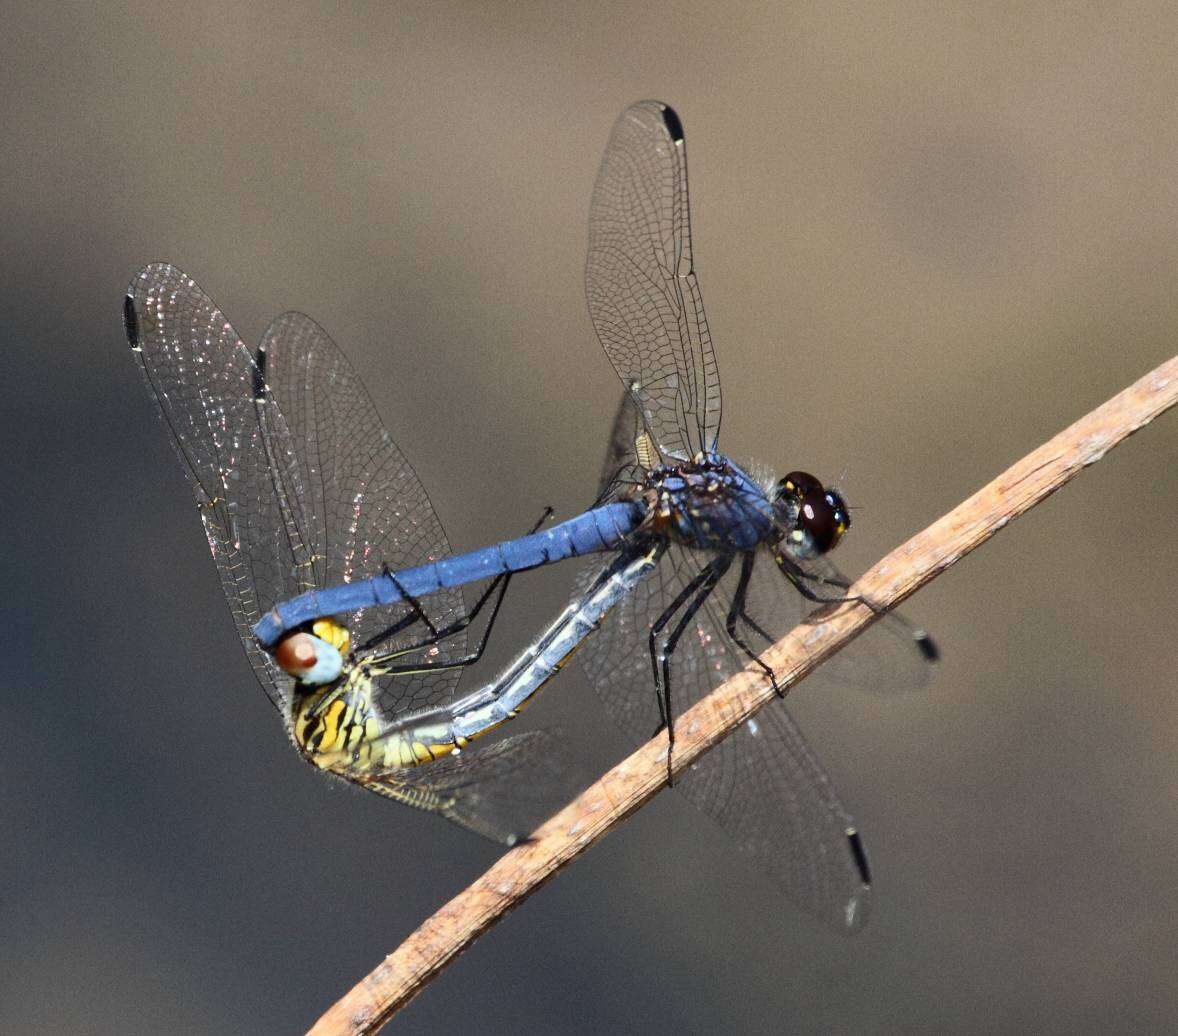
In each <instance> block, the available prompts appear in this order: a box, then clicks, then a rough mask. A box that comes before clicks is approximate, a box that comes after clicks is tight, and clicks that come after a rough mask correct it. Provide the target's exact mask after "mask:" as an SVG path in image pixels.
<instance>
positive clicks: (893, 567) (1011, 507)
mask: <svg viewBox="0 0 1178 1036" xmlns="http://www.w3.org/2000/svg"><path fill="white" fill-rule="evenodd" d="M1175 402H1178V357H1175V358H1173V359H1171V360H1169V361H1168V362H1166V363H1164V364H1162V365H1161V366H1160V367H1158V368H1157V369H1156V370H1154V371H1153V372H1152V373H1150V374H1147V375H1146V376H1145V377H1143V378H1141V379H1140V380H1139V381H1137V382H1136V383H1135V384H1133V385H1131V386H1130V387H1129V388H1127V389H1126V390H1125V391H1124V392H1122V393H1120V394H1119V395H1117V396H1114V397H1113V398H1112V399H1110V400H1109V401H1108V402H1107V403H1105V404H1104V405H1103V406H1101V407H1098V408H1097V409H1096V410H1093V411H1092V412H1091V413H1090V414H1088V415H1087V416H1085V417H1083V418H1081V419H1080V420H1079V421H1077V422H1076V423H1075V424H1073V425H1072V426H1071V427H1070V428H1068V429H1066V430H1065V431H1063V432H1061V433H1060V434H1059V435H1057V436H1056V437H1055V438H1054V439H1052V440H1051V441H1050V442H1047V443H1045V444H1044V445H1043V446H1041V447H1039V449H1037V450H1035V451H1034V452H1033V453H1030V454H1028V455H1027V456H1026V457H1024V458H1023V459H1022V460H1020V461H1019V462H1018V463H1017V464H1015V465H1013V466H1012V467H1010V468H1008V469H1007V470H1006V471H1005V472H1003V473H1002V474H1001V475H999V476H998V477H997V478H996V479H994V480H993V481H992V482H991V483H990V484H989V485H987V486H985V487H984V488H982V489H981V490H979V491H978V492H977V493H975V494H974V495H973V496H971V497H970V498H969V499H968V500H966V501H965V502H964V503H962V504H960V505H959V506H958V507H956V508H954V509H953V510H952V511H950V512H949V513H948V514H947V515H945V516H944V517H943V518H941V519H940V520H939V521H937V522H934V523H933V524H932V525H930V526H929V527H928V528H927V529H925V530H924V531H923V532H921V533H919V534H917V535H916V536H914V537H912V539H910V540H909V541H908V542H907V543H905V544H904V545H903V546H901V547H898V548H897V549H896V550H894V551H892V553H891V554H889V555H888V556H887V557H885V558H884V559H883V560H882V561H880V562H879V563H878V564H877V565H875V566H874V567H873V568H872V569H871V570H870V571H868V572H867V573H866V574H865V575H864V576H863V577H862V578H861V579H860V580H859V581H858V582H857V583H856V584H855V586H854V587H853V588H852V590H851V591H850V593H851V594H852V595H854V596H859V597H866V598H868V599H869V600H871V601H873V602H878V604H880V605H882V606H883V607H885V608H892V607H894V606H895V605H897V604H899V603H900V602H901V601H903V600H904V599H905V598H906V597H908V596H909V595H910V594H912V593H913V592H915V591H916V590H918V589H919V588H920V587H922V586H923V585H924V584H925V583H927V582H928V581H929V580H930V579H932V578H933V577H934V576H936V575H938V574H939V573H941V572H943V571H944V570H945V569H946V568H948V567H949V566H950V565H953V564H955V563H956V562H957V561H958V560H959V559H960V558H962V557H964V556H965V555H966V554H968V553H969V552H970V551H971V550H973V549H974V548H975V547H977V546H979V545H980V544H982V543H984V542H985V541H986V540H988V539H989V538H990V537H991V536H993V535H994V533H996V532H997V531H998V530H999V529H1001V528H1002V527H1003V526H1004V525H1006V523H1007V522H1009V521H1010V520H1011V519H1012V518H1016V517H1018V515H1020V514H1022V513H1023V512H1024V511H1026V510H1028V509H1029V508H1031V507H1033V506H1035V505H1036V504H1038V503H1040V502H1041V501H1042V500H1044V499H1045V498H1046V497H1047V496H1049V495H1050V494H1051V493H1053V492H1055V490H1057V489H1059V488H1060V486H1062V485H1063V484H1064V483H1065V482H1067V481H1068V480H1069V479H1071V478H1073V477H1074V476H1075V475H1077V474H1079V472H1080V471H1081V470H1082V469H1083V468H1085V467H1087V466H1088V465H1089V464H1092V463H1095V462H1096V461H1098V460H1100V458H1101V457H1103V456H1104V455H1105V454H1106V453H1107V452H1108V451H1109V450H1110V449H1112V447H1114V446H1115V445H1117V443H1119V442H1121V440H1122V439H1125V438H1126V437H1128V436H1129V435H1131V434H1132V433H1133V432H1135V431H1137V430H1138V429H1139V428H1141V427H1142V426H1144V425H1146V424H1148V423H1149V422H1150V421H1152V420H1153V419H1154V418H1155V417H1157V416H1158V415H1159V414H1161V413H1162V412H1163V411H1165V410H1167V409H1169V408H1170V407H1171V406H1173V405H1174V403H1175ZM820 618H821V621H820V622H817V623H815V622H814V621H813V620H812V619H811V620H810V621H807V622H806V623H803V624H802V625H800V626H798V627H796V628H795V629H794V630H792V631H791V632H790V633H789V634H787V635H786V636H785V637H783V638H782V639H781V640H780V641H778V642H777V643H776V644H775V645H773V647H772V648H770V649H769V650H768V651H766V652H765V653H764V655H762V658H763V659H764V660H765V662H767V663H768V664H769V665H771V666H772V667H773V671H774V672H775V673H776V674H777V680H778V683H779V685H780V686H781V687H787V686H790V685H792V684H794V683H796V682H797V681H798V680H800V679H801V678H802V677H803V676H805V675H806V674H807V673H809V672H810V671H811V670H812V669H814V668H815V667H816V666H817V665H818V664H819V663H821V662H822V661H823V660H824V659H825V658H827V657H828V656H829V655H831V654H833V653H834V652H835V651H837V650H838V649H839V648H841V647H843V645H845V644H846V643H848V642H849V641H850V640H852V639H853V638H854V637H855V636H857V635H858V634H859V633H861V632H862V631H863V630H864V629H865V628H866V627H867V626H869V625H870V624H871V623H872V622H873V621H874V620H875V619H876V618H877V616H876V614H875V613H874V612H872V611H871V610H870V609H868V608H867V607H866V606H864V605H862V604H852V603H845V604H841V605H836V606H833V607H829V608H827V609H826V610H825V611H824V613H823V614H822V615H821V617H820ZM772 697H773V691H772V688H770V687H769V685H768V682H767V681H766V680H765V678H764V676H763V674H762V672H761V670H760V669H757V668H753V669H751V670H746V671H745V672H743V673H739V674H737V675H736V676H734V677H733V678H732V679H730V680H728V681H727V682H726V683H724V684H723V685H722V686H720V687H718V688H717V689H716V690H715V691H714V692H713V693H712V694H710V695H708V697H706V698H704V699H703V700H702V701H700V702H698V703H697V704H696V705H695V706H694V707H693V708H691V709H690V710H689V711H688V712H686V713H684V714H683V716H682V717H680V718H679V719H678V720H677V721H676V724H675V753H674V771H675V772H676V773H678V772H680V771H682V770H685V769H686V768H687V767H689V766H690V765H691V764H692V762H693V761H694V760H695V759H696V758H698V757H699V756H700V755H701V754H702V753H703V752H705V751H707V750H708V749H709V748H710V747H711V746H712V745H714V744H715V743H716V742H717V741H720V740H721V739H722V738H724V737H725V736H727V735H728V734H730V733H731V732H732V731H733V730H735V729H736V728H737V727H738V726H739V725H740V724H741V723H743V722H744V721H745V720H746V719H748V717H749V716H751V715H752V714H753V713H755V712H756V711H757V710H758V709H760V708H761V707H762V706H763V705H765V704H766V703H767V702H768V701H769V700H770V699H771V698H772ZM666 752H667V741H666V737H665V736H663V735H660V736H659V737H657V738H655V739H654V740H652V741H650V742H649V743H648V744H646V745H643V746H642V747H641V748H639V749H638V750H637V751H636V752H634V753H633V755H631V756H630V757H629V758H628V759H625V760H623V761H622V762H621V763H619V764H618V765H617V766H615V767H614V768H613V769H612V770H610V771H609V772H608V773H607V774H605V775H604V776H603V777H601V778H600V779H599V780H598V781H597V782H596V783H595V784H593V785H592V786H591V787H590V788H588V789H587V790H586V791H585V792H584V793H583V794H581V796H580V797H579V798H577V799H576V800H575V801H574V802H572V803H570V804H569V805H568V806H566V807H565V808H564V809H563V810H562V811H561V812H560V813H558V814H557V815H556V816H554V817H553V818H552V819H551V820H549V821H548V822H547V823H545V824H544V825H543V826H542V827H541V828H540V829H539V830H538V831H537V832H536V833H535V835H534V837H533V838H532V840H530V841H529V842H528V843H527V844H525V845H520V846H517V847H516V848H514V849H512V850H510V851H509V852H508V853H506V854H505V855H504V856H503V857H502V858H501V859H500V860H499V861H498V862H497V863H496V864H495V865H494V866H492V867H491V869H490V870H488V871H487V872H486V873H485V874H484V875H483V876H482V877H481V878H479V879H478V880H477V881H476V882H474V884H472V885H471V886H470V887H469V888H467V889H466V890H465V891H464V892H461V893H459V894H458V895H457V896H455V897H454V898H453V899H452V900H451V901H450V902H449V903H447V904H446V905H445V906H444V907H442V909H441V910H439V911H438V912H437V913H436V914H434V916H433V917H431V918H430V919H429V920H427V921H426V922H425V923H424V924H423V925H422V926H421V927H420V928H418V929H417V931H416V932H414V933H413V934H412V935H411V936H409V938H408V939H406V940H405V942H404V943H402V944H401V946H400V947H398V948H397V949H396V950H394V951H393V953H391V954H389V956H388V957H386V958H385V959H384V960H383V961H382V962H381V963H380V964H379V965H377V967H376V968H375V969H374V970H373V971H372V973H371V974H369V975H368V976H367V977H366V978H364V979H363V980H362V981H361V982H359V983H358V984H357V985H356V986H355V987H354V988H353V989H351V990H350V991H349V992H348V993H347V994H346V995H345V996H344V997H343V998H342V999H341V1000H339V1002H338V1003H336V1004H335V1005H334V1006H333V1007H332V1008H331V1009H330V1010H328V1011H327V1013H326V1014H324V1015H323V1017H322V1018H321V1019H320V1020H319V1021H318V1023H317V1024H316V1025H315V1027H314V1028H313V1029H312V1030H311V1032H312V1033H313V1034H318V1036H328V1034H332V1036H339V1034H344V1033H348V1034H351V1033H370V1032H374V1031H375V1030H376V1029H378V1028H379V1027H380V1026H381V1025H383V1024H384V1023H385V1022H386V1021H388V1020H389V1019H390V1018H391V1017H392V1016H393V1014H394V1013H395V1012H396V1011H397V1010H399V1009H400V1008H401V1007H402V1006H404V1005H405V1004H407V1003H408V1002H409V1001H410V1000H412V999H413V997H414V996H416V995H417V994H418V993H419V992H420V991H421V990H422V988H423V987H424V986H425V985H426V984H427V983H429V982H430V981H431V980H432V979H433V978H434V977H435V976H436V975H437V974H438V973H439V972H440V971H441V970H442V969H443V968H444V967H445V966H446V965H447V964H448V963H449V962H450V961H451V960H453V959H454V958H455V957H457V956H458V954H460V953H461V952H462V951H463V950H465V949H466V948H467V947H468V946H469V945H470V944H471V943H472V942H474V940H475V939H476V938H478V936H479V935H481V934H482V933H483V932H485V931H486V930H487V929H488V928H490V927H491V925H493V924H494V923H495V922H496V921H498V920H499V918H501V917H502V916H503V915H504V914H505V913H507V911H508V910H510V909H511V908H512V907H514V906H515V905H516V904H518V903H520V902H521V901H522V900H524V899H525V898H526V897H527V896H529V895H531V893H532V892H534V891H535V890H536V889H537V888H539V886H540V885H542V884H543V883H544V882H545V881H547V880H548V879H549V878H551V877H552V876H553V875H554V874H555V873H556V872H557V871H558V870H560V869H561V868H562V867H564V866H565V865H566V864H568V863H569V862H571V861H572V860H573V859H574V858H575V857H577V856H579V855H580V854H581V853H583V852H584V851H585V850H586V849H588V848H589V846H591V845H592V844H593V843H594V842H596V841H597V840H598V839H599V838H603V837H604V836H605V835H606V834H607V833H608V832H610V831H611V830H613V829H614V828H615V827H617V826H618V825H619V824H620V823H621V822H622V821H623V820H625V818H626V817H628V816H629V815H630V814H631V813H633V812H634V811H635V810H636V809H638V808H639V807H640V806H641V805H642V804H643V803H644V802H646V801H647V800H648V799H650V798H652V797H653V796H654V795H655V794H656V793H657V792H659V791H660V790H661V789H662V788H663V787H665V786H666V781H667V763H666Z"/></svg>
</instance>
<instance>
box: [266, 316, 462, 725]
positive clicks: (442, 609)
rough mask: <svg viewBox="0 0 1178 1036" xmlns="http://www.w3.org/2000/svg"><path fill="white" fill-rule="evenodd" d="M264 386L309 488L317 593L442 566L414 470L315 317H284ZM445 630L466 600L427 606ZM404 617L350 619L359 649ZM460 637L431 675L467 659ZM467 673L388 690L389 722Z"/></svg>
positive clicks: (435, 660) (442, 651)
mask: <svg viewBox="0 0 1178 1036" xmlns="http://www.w3.org/2000/svg"><path fill="white" fill-rule="evenodd" d="M262 348H263V350H264V351H265V354H266V357H267V359H266V380H267V383H268V384H269V386H270V389H271V391H272V392H273V393H274V396H275V397H276V398H277V400H278V402H279V404H280V406H281V409H282V412H283V414H284V415H285V416H286V419H287V422H288V425H289V427H290V430H291V434H292V436H293V439H294V442H295V444H296V446H297V447H298V448H297V449H296V451H295V455H296V457H297V458H298V459H299V475H300V479H301V482H302V484H303V486H304V487H305V500H306V511H307V520H308V529H309V533H310V538H311V546H312V548H313V550H312V554H313V559H314V560H313V567H314V571H315V583H316V585H317V586H335V585H337V584H339V583H349V582H353V581H354V580H357V579H366V578H368V577H369V576H373V575H376V574H377V573H379V572H380V571H381V569H382V567H383V566H385V565H387V566H388V567H389V568H390V569H391V570H393V571H396V570H398V569H402V568H409V567H411V566H413V565H420V564H423V563H424V562H426V561H431V560H435V559H437V558H440V557H444V556H446V555H448V554H449V553H450V544H449V542H448V541H447V539H446V534H445V532H444V531H443V529H442V525H441V522H440V521H439V520H438V516H437V514H436V513H435V511H434V508H433V505H432V504H431V503H430V500H429V496H428V495H427V494H426V491H425V487H424V486H423V485H422V484H421V480H420V479H419V478H418V477H417V473H416V472H415V471H414V470H413V467H412V465H410V463H409V461H408V460H406V458H405V455H404V454H403V453H402V452H401V451H400V450H399V449H398V448H397V445H396V443H395V442H393V439H392V437H391V436H390V435H389V433H388V432H387V431H386V430H385V428H384V425H383V424H382V422H381V420H380V416H379V414H378V413H377V411H376V407H375V406H374V405H373V402H372V399H371V397H370V396H369V395H368V392H367V390H366V389H365V388H364V385H363V383H362V382H361V380H360V378H359V377H358V376H357V374H356V372H355V370H354V369H353V367H352V365H351V363H349V362H348V359H347V357H346V356H344V354H343V353H342V352H340V350H339V348H338V347H337V346H336V344H335V343H334V342H333V341H332V340H331V338H330V336H329V335H328V334H327V332H326V331H324V330H323V328H321V327H320V326H319V325H318V324H317V323H315V321H313V320H312V319H311V318H310V317H308V316H304V315H303V314H302V313H284V314H282V316H280V317H278V318H277V319H276V320H275V321H274V322H273V323H272V324H271V325H270V327H269V328H267V330H266V333H265V334H264V335H263V336H262ZM421 604H422V607H423V609H424V610H425V612H426V614H427V615H428V616H429V618H430V620H431V621H432V622H433V624H434V626H435V627H436V628H438V629H441V628H443V627H445V626H447V625H449V624H452V623H454V622H456V621H457V620H459V619H460V618H463V617H464V616H465V614H466V610H465V603H464V601H463V597H462V591H461V590H459V589H453V590H443V591H439V592H438V593H435V594H431V595H430V596H429V598H428V599H427V600H424V601H422V602H421ZM404 615H405V608H404V607H403V606H392V607H389V608H380V609H367V610H362V611H358V612H355V613H353V614H351V615H349V616H348V626H349V629H350V631H351V635H352V642H353V644H355V645H359V644H362V643H364V642H365V641H366V640H368V639H369V638H370V637H371V636H373V635H374V634H377V633H380V632H382V631H383V630H385V629H387V628H388V627H389V626H390V625H392V624H393V623H396V622H397V621H398V620H399V619H401V618H402V617H403V616H404ZM425 633H426V630H425V629H424V627H423V626H422V625H421V624H420V623H416V624H413V625H411V626H410V627H408V628H407V629H406V630H405V631H404V632H402V633H400V634H398V635H397V636H396V637H395V638H393V639H390V640H388V641H386V642H384V643H383V644H382V645H381V650H382V651H391V650H396V649H398V648H400V647H407V646H409V645H412V644H415V643H418V642H420V640H421V639H422V637H423V636H424V635H425ZM465 650H466V637H465V634H464V633H461V632H460V633H457V634H454V635H453V636H450V637H447V638H446V639H445V640H444V641H443V642H441V643H439V645H438V649H437V652H436V653H434V654H433V655H432V656H431V660H430V664H431V665H440V664H441V663H443V662H445V661H446V660H448V659H450V658H455V657H460V656H462V655H463V654H465ZM459 675H460V671H459V670H454V669H451V670H435V671H433V672H429V673H423V674H420V675H403V676H398V677H396V678H395V679H390V680H386V681H383V682H382V691H381V697H380V700H379V704H380V706H381V708H382V709H383V711H385V713H386V714H388V715H397V714H402V713H404V712H406V711H411V710H417V709H421V708H425V707H428V706H431V705H435V704H438V703H439V702H442V701H446V700H449V698H450V697H451V695H452V693H453V690H454V687H455V685H456V684H457V682H458V679H459Z"/></svg>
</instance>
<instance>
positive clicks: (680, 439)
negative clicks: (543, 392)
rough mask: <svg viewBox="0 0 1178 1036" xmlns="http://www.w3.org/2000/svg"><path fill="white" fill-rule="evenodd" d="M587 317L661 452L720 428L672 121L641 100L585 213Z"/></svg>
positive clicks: (614, 136) (682, 451) (686, 450)
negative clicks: (587, 214) (634, 397)
mask: <svg viewBox="0 0 1178 1036" xmlns="http://www.w3.org/2000/svg"><path fill="white" fill-rule="evenodd" d="M585 293H586V296H587V298H588V301H589V315H590V317H591V318H592V320H593V326H594V328H595V329H596V330H597V336H598V338H599V339H600V340H601V344H602V346H603V348H604V349H605V352H606V355H607V356H608V357H609V359H610V362H611V363H612V364H613V365H614V369H615V370H616V371H617V372H618V376H619V377H620V378H621V379H622V384H623V385H624V386H625V387H626V389H627V391H633V392H634V393H635V394H636V396H637V398H638V401H639V404H640V406H641V408H642V410H643V414H644V417H645V421H646V425H647V427H648V428H649V430H650V432H651V434H652V435H653V436H654V438H655V441H656V442H657V444H658V446H659V447H660V449H661V450H662V451H663V452H664V454H666V455H668V456H671V457H676V458H679V459H681V460H685V459H689V458H690V457H691V456H692V455H693V454H694V453H695V452H696V451H697V450H699V449H711V448H712V447H713V446H714V445H715V441H716V436H717V434H718V432H719V429H720V380H719V375H718V373H717V370H716V355H715V351H714V350H713V348H712V338H711V334H710V333H709V331H708V322H707V318H706V317H705V316H704V307H703V299H702V297H701V296H700V290H699V282H698V280H697V279H696V276H695V271H694V269H693V267H692V257H691V216H690V210H689V203H688V193H687V151H686V145H685V143H684V140H683V129H682V126H681V125H680V123H679V117H678V116H677V115H676V114H675V112H674V111H673V110H672V109H671V108H669V107H668V106H667V105H665V104H661V103H660V102H658V101H640V102H639V103H638V104H634V105H631V106H630V107H629V108H627V109H626V110H625V111H624V112H622V114H621V116H620V117H619V118H618V121H617V122H616V123H615V124H614V128H613V132H612V133H611V134H610V138H609V142H608V143H607V144H606V148H605V155H604V157H603V159H602V162H601V169H600V171H599V172H598V174H597V183H596V185H595V186H594V188H593V199H592V201H591V203H590V207H589V257H588V260H587V262H586V266H585Z"/></svg>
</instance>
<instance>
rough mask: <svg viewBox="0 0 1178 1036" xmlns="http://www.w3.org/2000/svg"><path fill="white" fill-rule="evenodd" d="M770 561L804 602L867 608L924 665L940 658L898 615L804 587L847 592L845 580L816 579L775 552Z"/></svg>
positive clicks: (934, 647)
mask: <svg viewBox="0 0 1178 1036" xmlns="http://www.w3.org/2000/svg"><path fill="white" fill-rule="evenodd" d="M773 560H774V561H776V562H777V567H778V568H779V569H781V572H782V574H783V575H784V576H785V578H786V579H788V580H789V581H790V582H791V583H792V584H793V585H794V588H795V589H796V590H797V591H798V593H800V594H801V595H802V596H803V597H805V598H806V600H808V601H814V602H815V603H817V604H842V603H843V602H846V601H855V602H858V603H860V604H865V605H867V607H868V608H870V609H871V610H872V611H873V612H875V614H876V615H879V616H882V618H883V621H884V622H885V623H887V624H889V625H891V626H895V627H899V630H898V631H895V632H898V633H899V634H900V635H901V636H906V637H908V638H909V639H911V641H912V643H913V644H914V645H915V646H916V649H917V650H918V651H919V652H920V653H921V655H922V656H924V659H925V661H926V662H936V661H938V660H939V659H940V657H941V649H940V648H939V647H937V642H936V641H935V640H933V638H932V637H931V636H930V635H929V634H928V633H927V632H926V631H925V630H923V629H920V628H919V627H918V626H915V625H913V624H912V623H911V622H909V621H908V620H907V619H906V618H904V616H903V615H901V614H900V613H899V612H892V611H888V610H887V609H886V608H882V607H880V606H879V605H877V604H875V603H874V602H873V601H872V600H871V599H870V598H869V597H861V596H858V595H854V596H851V595H844V596H842V597H822V596H820V595H819V594H816V593H815V592H814V591H813V590H811V589H810V588H809V587H808V586H806V585H805V581H809V582H813V583H822V584H823V585H825V586H834V587H838V588H839V589H841V590H849V589H850V588H851V583H850V581H849V580H847V579H845V578H843V577H841V576H838V577H831V576H816V575H814V574H813V573H810V572H806V571H804V570H803V569H802V568H801V567H800V566H799V565H797V564H795V563H794V561H792V560H791V559H790V558H789V557H787V556H786V555H785V554H783V553H781V551H778V550H775V551H774V552H773Z"/></svg>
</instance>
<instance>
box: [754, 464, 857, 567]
mask: <svg viewBox="0 0 1178 1036" xmlns="http://www.w3.org/2000/svg"><path fill="white" fill-rule="evenodd" d="M773 511H774V513H775V515H776V516H777V522H778V525H779V527H780V528H781V531H782V533H783V539H784V540H785V544H786V547H787V549H788V550H789V552H790V553H791V554H793V555H794V556H796V557H800V558H807V557H814V556H816V555H820V554H829V553H830V552H831V551H832V550H834V548H835V547H837V546H838V544H839V540H841V539H842V538H843V534H844V533H845V532H846V531H847V530H848V529H849V528H850V527H851V512H850V511H849V510H847V505H846V503H845V502H844V501H843V498H842V497H841V496H839V494H838V492H837V491H836V490H833V489H828V488H827V487H826V486H824V485H823V484H822V483H821V482H819V481H818V479H816V478H815V477H814V476H813V475H811V474H809V473H808V472H805V471H791V472H790V473H789V474H788V475H786V476H785V477H784V478H783V479H781V480H780V481H779V482H778V483H777V488H776V489H775V490H774V493H773Z"/></svg>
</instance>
